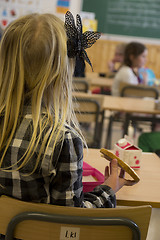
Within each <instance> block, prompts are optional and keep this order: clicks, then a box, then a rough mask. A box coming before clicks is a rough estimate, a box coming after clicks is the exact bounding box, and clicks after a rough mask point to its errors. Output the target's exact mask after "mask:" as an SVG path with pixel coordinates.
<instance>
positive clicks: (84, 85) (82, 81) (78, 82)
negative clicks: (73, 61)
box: [73, 77, 90, 93]
mask: <svg viewBox="0 0 160 240" xmlns="http://www.w3.org/2000/svg"><path fill="white" fill-rule="evenodd" d="M89 85H90V80H89V79H88V78H80V77H74V78H73V91H75V92H85V93H87V92H88V91H89Z"/></svg>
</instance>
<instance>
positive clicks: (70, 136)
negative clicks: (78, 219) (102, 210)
mask: <svg viewBox="0 0 160 240" xmlns="http://www.w3.org/2000/svg"><path fill="white" fill-rule="evenodd" d="M66 19H67V21H69V20H70V19H71V20H72V21H69V25H70V24H73V16H72V15H71V13H69V12H68V13H67V17H66ZM79 19H80V17H79ZM79 24H81V23H80V22H79ZM65 26H66V27H64V23H63V22H62V21H61V20H60V19H59V18H57V17H56V16H54V15H51V14H31V15H27V16H24V17H21V18H19V19H18V20H16V21H14V22H13V23H11V24H10V25H9V26H8V28H7V29H6V30H5V32H4V34H3V37H2V40H1V43H0V184H1V187H0V195H2V194H3V195H8V196H12V197H15V198H18V199H21V200H24V201H34V202H44V203H50V204H57V205H67V206H78V207H114V206H115V192H116V191H118V190H119V188H121V187H122V186H123V185H131V184H132V183H131V182H129V181H127V180H125V179H124V178H123V177H122V174H121V177H119V175H118V171H117V169H118V166H117V162H116V161H113V163H112V166H111V169H112V171H111V174H110V173H109V171H108V168H107V169H106V174H105V181H104V184H103V185H101V186H98V187H97V188H96V189H94V190H93V192H92V193H86V194H83V188H82V171H83V169H82V167H83V137H82V136H81V133H80V130H79V129H78V124H77V122H76V119H75V115H74V111H73V107H72V75H73V69H74V61H75V56H74V55H73V54H72V49H71V48H70V55H72V56H71V58H69V57H68V56H67V53H68V47H69V45H70V44H68V38H69V37H70V40H71V37H72V34H69V32H67V34H66V30H67V29H68V31H71V29H72V26H71V28H67V23H65ZM74 27H75V26H74ZM76 36H77V35H76ZM78 41H79V39H78ZM73 42H74V41H73ZM77 44H78V46H79V45H80V44H79V43H77ZM67 45H68V46H67ZM71 46H72V45H71ZM71 46H70V47H71ZM74 51H75V49H74ZM75 52H76V51H75ZM76 54H82V51H81V50H79V49H78V50H77V52H76ZM85 57H86V55H85ZM86 59H87V61H89V59H88V58H87V57H86ZM114 169H115V170H114ZM114 171H117V172H116V174H113V173H114ZM105 193H107V194H105Z"/></svg>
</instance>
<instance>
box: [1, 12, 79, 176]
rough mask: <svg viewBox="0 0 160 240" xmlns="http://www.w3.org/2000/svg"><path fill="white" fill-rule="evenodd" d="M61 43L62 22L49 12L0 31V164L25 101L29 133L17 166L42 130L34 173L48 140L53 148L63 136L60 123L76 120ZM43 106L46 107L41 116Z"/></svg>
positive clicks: (69, 63) (23, 162)
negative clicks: (29, 111)
mask: <svg viewBox="0 0 160 240" xmlns="http://www.w3.org/2000/svg"><path fill="white" fill-rule="evenodd" d="M66 43H67V39H66V33H65V30H64V23H63V22H62V21H61V20H60V19H59V18H57V17H56V16H54V15H52V14H31V15H27V16H24V17H21V18H19V19H18V20H16V21H14V22H13V23H11V24H10V25H9V26H8V28H7V29H6V31H5V32H4V34H3V37H2V40H1V43H0V152H2V154H1V156H2V157H1V160H0V167H1V166H2V163H3V161H4V158H5V154H6V152H7V149H8V147H9V145H10V143H11V141H12V138H13V137H14V134H15V132H16V129H17V127H18V126H19V124H20V119H21V117H22V116H23V111H24V105H25V101H26V100H27V99H29V100H30V104H31V108H32V119H33V134H32V136H31V140H30V144H29V146H28V148H27V150H26V152H25V154H24V156H23V160H22V158H21V159H19V160H17V161H21V162H20V164H19V167H17V168H16V170H18V169H21V168H23V167H24V166H25V165H26V164H27V163H28V161H29V160H30V159H31V157H32V156H33V154H34V151H35V150H36V148H37V146H38V144H39V143H40V140H41V137H42V136H43V135H42V133H43V132H44V130H45V129H46V128H47V132H45V136H44V139H43V143H42V145H41V147H40V150H39V153H38V157H37V159H36V163H35V168H34V170H33V172H34V171H35V169H36V168H37V166H38V163H39V161H40V159H41V156H42V154H43V155H44V157H45V153H46V152H47V149H48V146H49V144H50V142H51V140H52V139H54V146H53V148H52V151H53V152H54V148H55V146H56V144H57V143H58V142H60V141H62V140H63V136H64V134H62V133H64V125H65V124H66V123H67V124H71V119H72V123H73V124H74V123H76V120H75V121H74V120H73V119H74V112H73V107H72V75H73V67H74V62H73V60H69V59H68V57H67V44H66ZM42 105H44V106H45V109H46V111H47V117H45V118H42ZM75 125H76V124H75ZM1 170H3V168H1Z"/></svg>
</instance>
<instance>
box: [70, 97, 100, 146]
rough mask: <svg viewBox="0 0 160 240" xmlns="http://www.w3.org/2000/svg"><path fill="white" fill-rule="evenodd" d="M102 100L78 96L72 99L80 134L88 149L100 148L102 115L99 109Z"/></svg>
mask: <svg viewBox="0 0 160 240" xmlns="http://www.w3.org/2000/svg"><path fill="white" fill-rule="evenodd" d="M102 100H103V99H102V98H101V97H99V98H94V96H93V97H90V98H89V97H88V98H87V97H84V96H83V95H82V96H78V97H76V99H74V110H75V113H76V117H77V119H78V122H79V123H80V126H81V130H82V133H83V135H84V137H85V139H86V142H87V145H88V147H90V148H100V145H101V136H102V125H103V114H104V112H103V111H102V109H101V102H102Z"/></svg>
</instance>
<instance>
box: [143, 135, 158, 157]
mask: <svg viewBox="0 0 160 240" xmlns="http://www.w3.org/2000/svg"><path fill="white" fill-rule="evenodd" d="M138 146H139V147H140V148H141V149H142V151H143V152H155V153H157V154H158V155H159V156H160V132H148V133H142V134H141V135H140V136H139V138H138Z"/></svg>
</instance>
